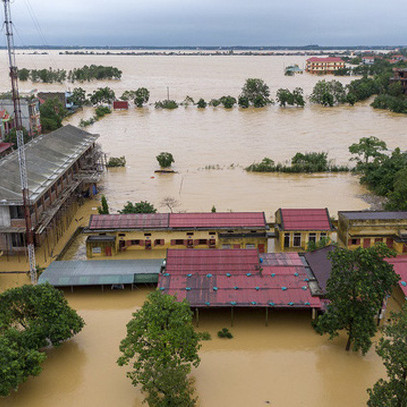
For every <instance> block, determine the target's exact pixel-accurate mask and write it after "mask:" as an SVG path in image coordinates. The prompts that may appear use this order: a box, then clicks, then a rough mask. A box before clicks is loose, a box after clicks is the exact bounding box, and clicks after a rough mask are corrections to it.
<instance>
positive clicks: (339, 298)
mask: <svg viewBox="0 0 407 407" xmlns="http://www.w3.org/2000/svg"><path fill="white" fill-rule="evenodd" d="M328 256H329V259H330V261H331V263H332V272H331V276H330V278H329V279H328V282H327V298H328V299H329V300H330V304H329V305H328V308H327V311H326V312H325V313H324V314H323V315H321V316H320V317H319V318H318V319H317V321H316V322H315V323H314V328H315V330H316V331H317V332H318V333H319V334H321V335H323V334H325V333H327V334H329V336H330V339H333V338H334V337H336V336H338V334H339V332H340V331H341V330H345V332H346V333H347V335H348V341H347V344H346V350H349V349H350V348H351V347H352V349H353V350H354V351H358V350H361V351H362V353H363V354H365V353H366V352H367V351H368V350H369V349H370V347H371V345H372V340H371V338H372V337H373V336H374V335H375V333H376V331H377V326H376V322H375V316H376V315H377V313H378V311H379V310H380V308H381V306H382V302H383V299H384V298H385V296H386V295H390V294H391V290H392V287H393V286H394V285H395V284H396V283H397V281H398V280H399V276H398V275H397V274H396V273H395V272H394V270H393V266H392V265H391V264H389V263H387V262H386V261H384V258H387V257H393V256H395V253H394V252H393V251H392V250H390V249H389V248H387V247H386V246H385V245H384V244H382V243H379V244H377V245H375V246H373V247H370V248H360V247H359V248H357V249H356V250H354V251H352V250H348V249H342V248H337V249H336V250H335V251H333V252H331V253H329V255H328Z"/></svg>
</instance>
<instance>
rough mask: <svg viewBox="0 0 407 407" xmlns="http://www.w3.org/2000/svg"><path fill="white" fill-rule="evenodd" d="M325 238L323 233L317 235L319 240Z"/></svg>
mask: <svg viewBox="0 0 407 407" xmlns="http://www.w3.org/2000/svg"><path fill="white" fill-rule="evenodd" d="M325 238H326V233H325V232H321V234H320V235H319V240H322V239H325Z"/></svg>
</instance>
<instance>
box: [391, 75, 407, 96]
mask: <svg viewBox="0 0 407 407" xmlns="http://www.w3.org/2000/svg"><path fill="white" fill-rule="evenodd" d="M393 73H394V76H393V78H390V81H391V82H400V83H401V87H402V89H403V93H404V94H405V95H407V68H393Z"/></svg>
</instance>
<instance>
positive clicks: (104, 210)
mask: <svg viewBox="0 0 407 407" xmlns="http://www.w3.org/2000/svg"><path fill="white" fill-rule="evenodd" d="M100 205H101V206H99V207H98V213H99V215H109V205H108V203H107V199H106V197H105V196H104V195H102V198H101V199H100Z"/></svg>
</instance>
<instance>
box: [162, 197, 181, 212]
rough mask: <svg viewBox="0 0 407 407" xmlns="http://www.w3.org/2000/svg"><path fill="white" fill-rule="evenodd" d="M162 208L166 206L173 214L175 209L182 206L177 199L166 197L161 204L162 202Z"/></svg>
mask: <svg viewBox="0 0 407 407" xmlns="http://www.w3.org/2000/svg"><path fill="white" fill-rule="evenodd" d="M160 205H161V206H165V207H166V208H168V210H169V211H170V212H171V213H173V212H174V210H175V208H177V207H178V206H180V205H181V204H180V203H179V202H178V201H177V200H176V199H175V198H172V197H170V196H167V197H165V198H164V199H163V200H162V201H161V202H160Z"/></svg>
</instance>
